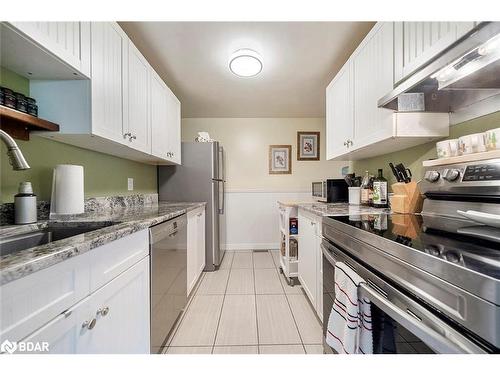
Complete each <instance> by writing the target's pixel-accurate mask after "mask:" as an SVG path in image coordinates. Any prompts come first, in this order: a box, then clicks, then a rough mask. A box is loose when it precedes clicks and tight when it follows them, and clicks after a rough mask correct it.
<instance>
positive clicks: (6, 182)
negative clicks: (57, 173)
mask: <svg viewBox="0 0 500 375" xmlns="http://www.w3.org/2000/svg"><path fill="white" fill-rule="evenodd" d="M0 85H2V86H5V87H9V88H11V89H13V90H15V91H18V92H22V93H23V94H26V95H28V94H29V81H28V80H27V79H25V78H24V77H21V76H19V75H17V74H15V73H13V72H11V71H9V70H7V69H4V68H1V70H0ZM16 142H17V144H18V145H19V147H20V148H21V150H22V152H23V154H24V156H25V157H26V160H27V161H28V163H29V164H30V166H31V169H28V170H26V171H13V170H12V168H11V166H10V165H9V161H8V158H7V156H6V152H7V149H6V147H5V145H4V144H3V143H2V145H1V150H0V152H1V153H0V159H1V160H0V161H1V164H0V167H1V170H0V176H1V179H0V193H1V194H0V199H1V203H7V202H13V201H14V195H15V194H16V193H17V188H18V186H19V182H21V181H31V183H32V184H33V188H34V190H35V194H37V195H38V199H39V200H50V194H51V189H52V169H53V168H54V166H55V165H56V164H78V165H83V167H84V170H85V196H86V197H97V196H105V195H125V194H137V193H156V192H157V181H156V167H155V166H153V165H147V164H142V163H137V162H134V161H130V160H126V159H121V158H118V157H115V156H111V155H106V154H102V153H99V152H94V151H90V150H85V149H82V148H79V147H75V146H71V145H67V144H64V143H59V142H55V141H52V140H49V139H46V138H42V137H37V136H31V138H30V140H29V141H19V140H16ZM128 177H132V178H133V179H134V190H133V191H127V178H128Z"/></svg>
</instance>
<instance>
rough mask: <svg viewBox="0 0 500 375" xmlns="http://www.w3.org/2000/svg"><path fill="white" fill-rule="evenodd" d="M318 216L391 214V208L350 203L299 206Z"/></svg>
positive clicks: (300, 204)
mask: <svg viewBox="0 0 500 375" xmlns="http://www.w3.org/2000/svg"><path fill="white" fill-rule="evenodd" d="M297 206H298V207H299V208H302V209H304V210H306V211H308V212H310V213H312V214H314V215H317V216H353V215H373V214H381V213H391V210H390V209H389V208H375V207H366V206H357V205H350V204H349V203H321V202H314V203H299V204H298V205H297Z"/></svg>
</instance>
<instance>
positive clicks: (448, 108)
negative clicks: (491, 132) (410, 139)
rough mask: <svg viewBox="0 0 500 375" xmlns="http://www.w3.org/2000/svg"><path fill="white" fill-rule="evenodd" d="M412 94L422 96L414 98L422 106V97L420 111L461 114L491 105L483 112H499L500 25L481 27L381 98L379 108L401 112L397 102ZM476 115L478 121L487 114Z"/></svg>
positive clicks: (495, 23) (491, 23) (489, 24)
mask: <svg viewBox="0 0 500 375" xmlns="http://www.w3.org/2000/svg"><path fill="white" fill-rule="evenodd" d="M410 93H419V94H420V96H418V95H416V96H415V97H416V98H418V97H420V102H421V97H422V94H423V97H424V100H423V104H424V108H421V110H422V109H423V110H424V111H426V112H459V111H461V110H464V109H466V108H471V106H473V105H476V104H478V103H481V102H483V103H484V102H488V105H487V106H484V105H483V107H485V108H484V109H483V112H485V111H487V112H488V113H491V112H493V111H495V108H496V110H500V22H482V23H480V24H479V25H478V26H477V27H476V28H474V29H473V30H472V31H471V32H469V33H468V34H467V35H465V36H464V37H463V38H461V39H460V40H458V41H457V42H455V43H454V44H453V45H451V46H450V47H449V48H448V49H446V50H445V51H443V52H442V53H441V54H440V55H438V56H437V57H436V58H434V59H433V60H432V61H431V62H430V63H429V64H428V65H426V66H425V67H423V68H422V69H421V70H419V71H418V72H416V73H414V74H413V75H412V76H410V77H409V78H408V79H406V80H405V81H403V82H402V83H400V84H399V85H398V86H397V87H395V88H394V90H393V91H391V92H390V93H388V94H387V95H385V96H384V97H383V98H381V99H380V100H379V101H378V106H379V107H384V108H388V109H392V110H395V111H398V110H402V108H400V107H398V98H399V97H401V95H402V94H410ZM406 97H408V96H406ZM492 103H493V104H494V105H493V106H492ZM473 112H474V114H475V115H476V116H475V117H479V116H480V115H484V114H486V113H481V110H479V111H478V110H475V111H473ZM472 117H474V116H469V118H472Z"/></svg>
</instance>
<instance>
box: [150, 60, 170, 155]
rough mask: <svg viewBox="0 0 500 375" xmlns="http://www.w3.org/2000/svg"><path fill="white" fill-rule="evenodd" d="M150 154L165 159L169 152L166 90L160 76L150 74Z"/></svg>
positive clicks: (153, 72)
mask: <svg viewBox="0 0 500 375" xmlns="http://www.w3.org/2000/svg"><path fill="white" fill-rule="evenodd" d="M150 86H151V87H150V88H151V117H150V119H151V153H152V154H153V155H154V156H158V157H159V158H166V157H167V153H168V150H169V140H168V117H167V105H168V88H167V85H166V84H165V82H163V80H162V79H161V78H160V76H159V75H158V74H157V73H156V72H155V71H154V70H153V71H152V72H151V84H150Z"/></svg>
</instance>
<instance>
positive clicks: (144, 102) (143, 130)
mask: <svg viewBox="0 0 500 375" xmlns="http://www.w3.org/2000/svg"><path fill="white" fill-rule="evenodd" d="M151 70H152V68H151V67H150V66H149V63H148V61H147V60H146V59H145V58H144V56H143V55H142V54H141V53H140V52H139V50H138V49H137V48H136V47H135V46H134V44H133V43H132V42H130V41H129V46H128V107H127V112H128V128H127V132H126V135H127V139H128V145H129V146H130V147H132V148H135V149H136V150H139V151H143V152H146V153H149V152H150V150H151V123H150V121H149V114H150V107H149V95H150V92H149V80H150V77H149V75H150V72H151Z"/></svg>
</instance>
